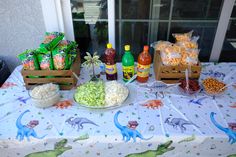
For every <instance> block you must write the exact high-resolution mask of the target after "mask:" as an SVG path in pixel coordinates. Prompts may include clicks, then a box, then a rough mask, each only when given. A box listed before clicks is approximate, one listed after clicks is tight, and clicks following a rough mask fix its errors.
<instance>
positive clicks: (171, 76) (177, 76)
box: [160, 73, 199, 79]
mask: <svg viewBox="0 0 236 157" xmlns="http://www.w3.org/2000/svg"><path fill="white" fill-rule="evenodd" d="M160 75H161V78H176V79H178V78H185V74H182V73H174V74H173V73H170V74H163V73H162V74H160ZM198 76H199V75H198V74H192V75H191V78H198Z"/></svg>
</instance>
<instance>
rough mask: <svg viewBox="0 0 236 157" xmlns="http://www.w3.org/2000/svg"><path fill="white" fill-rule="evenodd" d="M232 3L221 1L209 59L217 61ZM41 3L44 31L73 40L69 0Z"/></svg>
mask: <svg viewBox="0 0 236 157" xmlns="http://www.w3.org/2000/svg"><path fill="white" fill-rule="evenodd" d="M173 1H174V0H172V3H173ZM234 4H235V0H224V1H223V5H222V9H221V12H220V18H219V22H218V25H217V29H216V34H215V37H214V42H213V46H212V49H211V54H210V59H209V61H214V62H218V61H219V58H220V54H221V50H222V47H223V43H224V39H225V36H226V32H227V27H228V24H229V21H230V16H231V13H232V10H233V7H234ZM41 5H42V12H43V17H44V23H45V28H46V31H60V32H64V33H65V37H66V39H68V40H74V39H75V37H74V28H73V21H72V13H71V5H70V0H41ZM107 6H108V9H107V11H108V40H109V42H110V43H112V45H113V47H114V48H115V46H116V41H115V39H116V38H115V37H116V34H115V32H116V31H115V22H116V18H115V0H107ZM168 28H169V27H168ZM119 32H120V31H119ZM118 35H120V34H118Z"/></svg>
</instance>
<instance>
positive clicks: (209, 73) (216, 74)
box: [202, 70, 225, 79]
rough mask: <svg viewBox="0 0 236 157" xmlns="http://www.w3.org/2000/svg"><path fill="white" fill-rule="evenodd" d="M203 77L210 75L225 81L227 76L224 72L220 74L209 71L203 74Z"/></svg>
mask: <svg viewBox="0 0 236 157" xmlns="http://www.w3.org/2000/svg"><path fill="white" fill-rule="evenodd" d="M202 74H203V75H208V76H211V77H218V78H222V79H224V78H225V74H224V73H222V72H218V71H213V70H209V72H206V73H204V72H202Z"/></svg>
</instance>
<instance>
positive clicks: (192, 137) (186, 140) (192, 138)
mask: <svg viewBox="0 0 236 157" xmlns="http://www.w3.org/2000/svg"><path fill="white" fill-rule="evenodd" d="M193 140H195V135H192V136H191V137H187V138H185V139H183V140H181V141H179V142H178V143H182V142H191V141H193Z"/></svg>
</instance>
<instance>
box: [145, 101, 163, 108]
mask: <svg viewBox="0 0 236 157" xmlns="http://www.w3.org/2000/svg"><path fill="white" fill-rule="evenodd" d="M142 106H145V107H147V108H148V109H150V108H151V109H158V108H159V107H161V106H163V103H162V102H161V100H157V99H154V100H148V101H147V102H145V103H144V104H142Z"/></svg>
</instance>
